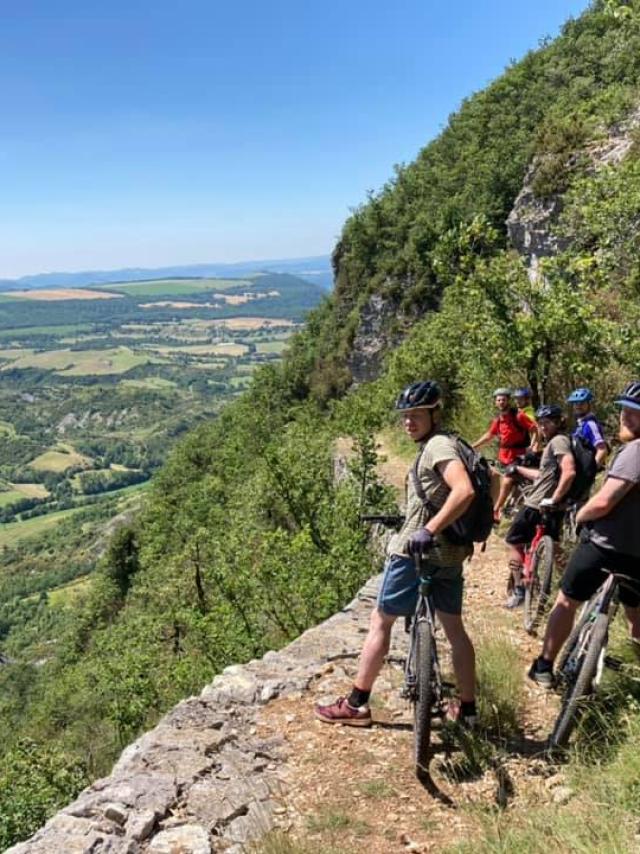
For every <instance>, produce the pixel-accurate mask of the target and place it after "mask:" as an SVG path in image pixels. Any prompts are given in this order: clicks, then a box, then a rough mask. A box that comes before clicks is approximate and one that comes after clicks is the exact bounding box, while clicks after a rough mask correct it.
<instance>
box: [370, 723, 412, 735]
mask: <svg viewBox="0 0 640 854" xmlns="http://www.w3.org/2000/svg"><path fill="white" fill-rule="evenodd" d="M372 726H373V729H390V730H394V731H395V732H413V724H409V723H402V721H398V722H397V723H396V722H394V721H378V720H374V721H373V724H372Z"/></svg>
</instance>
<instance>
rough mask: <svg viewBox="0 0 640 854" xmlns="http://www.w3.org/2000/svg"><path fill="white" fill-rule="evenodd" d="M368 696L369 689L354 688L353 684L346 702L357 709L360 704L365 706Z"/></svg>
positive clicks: (369, 694) (369, 693)
mask: <svg viewBox="0 0 640 854" xmlns="http://www.w3.org/2000/svg"><path fill="white" fill-rule="evenodd" d="M370 696H371V691H361V690H360V688H356V686H355V685H354V686H353V690H352V691H351V693H350V694H349V696H348V698H347V703H349V705H350V706H351V708H352V709H357V708H359V707H360V706H366V705H367V703H368V702H369V697H370Z"/></svg>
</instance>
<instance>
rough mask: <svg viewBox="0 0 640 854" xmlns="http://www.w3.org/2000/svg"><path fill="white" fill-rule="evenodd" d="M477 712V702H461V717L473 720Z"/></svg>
mask: <svg viewBox="0 0 640 854" xmlns="http://www.w3.org/2000/svg"><path fill="white" fill-rule="evenodd" d="M477 714H478V713H477V711H476V701H475V700H469V702H468V703H465V702H464V701H461V703H460V717H463V718H473V717H475V716H476V715H477Z"/></svg>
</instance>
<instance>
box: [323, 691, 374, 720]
mask: <svg viewBox="0 0 640 854" xmlns="http://www.w3.org/2000/svg"><path fill="white" fill-rule="evenodd" d="M315 714H316V717H317V718H318V720H320V721H323V722H324V723H325V724H342V725H343V726H371V711H370V709H369V707H368V706H360V707H359V708H357V709H354V707H353V706H350V705H349V703H348V702H347V698H346V697H339V698H338V699H337V700H336V701H335V703H331V705H330V706H316V708H315Z"/></svg>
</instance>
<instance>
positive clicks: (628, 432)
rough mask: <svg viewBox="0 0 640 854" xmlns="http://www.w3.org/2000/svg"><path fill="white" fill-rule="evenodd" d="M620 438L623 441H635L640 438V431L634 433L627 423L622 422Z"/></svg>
mask: <svg viewBox="0 0 640 854" xmlns="http://www.w3.org/2000/svg"><path fill="white" fill-rule="evenodd" d="M618 438H619V439H620V441H621V442H633V440H634V439H638V438H640V431H639V432H638V433H634V432H633V430H632V429H631V428H630V427H627V425H626V424H621V425H620V431H619V432H618Z"/></svg>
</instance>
